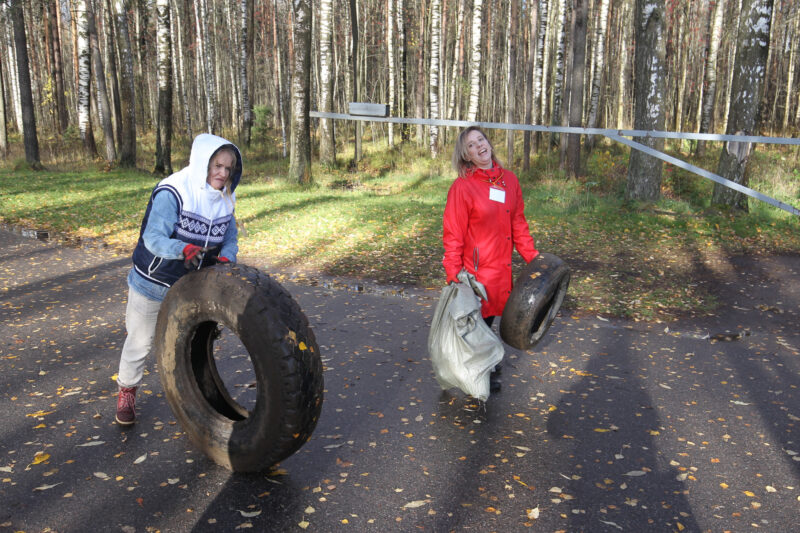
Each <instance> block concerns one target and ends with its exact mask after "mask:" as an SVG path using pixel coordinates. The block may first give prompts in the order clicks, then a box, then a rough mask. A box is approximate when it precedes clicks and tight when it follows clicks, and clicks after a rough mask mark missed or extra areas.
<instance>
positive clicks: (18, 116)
mask: <svg viewBox="0 0 800 533" xmlns="http://www.w3.org/2000/svg"><path fill="white" fill-rule="evenodd" d="M0 9H2V11H4V12H5V13H4V14H5V15H6V16H4V17H3V19H4V20H5V24H6V39H7V43H6V46H7V50H8V63H9V65H10V66H9V68H8V82H9V85H10V87H9V93H10V96H11V107H12V109H13V110H14V119H15V128H16V130H17V131H18V132H20V133H22V104H21V103H20V98H19V77H18V76H19V70H18V69H17V52H16V49H15V45H14V27H13V22H12V16H13V14H12V13H9V12H8V10H9V9H10V7H9V5H8V4H6V3H3V4H0Z"/></svg>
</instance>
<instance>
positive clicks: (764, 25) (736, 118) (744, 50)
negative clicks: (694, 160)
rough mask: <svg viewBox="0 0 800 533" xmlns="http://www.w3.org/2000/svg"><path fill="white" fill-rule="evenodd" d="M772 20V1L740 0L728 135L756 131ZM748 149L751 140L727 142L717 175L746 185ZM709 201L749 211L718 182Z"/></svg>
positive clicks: (741, 199) (740, 198) (734, 193)
mask: <svg viewBox="0 0 800 533" xmlns="http://www.w3.org/2000/svg"><path fill="white" fill-rule="evenodd" d="M771 19H772V0H742V12H741V15H740V17H739V29H738V32H737V37H736V41H737V49H736V60H735V63H734V65H733V82H732V88H731V103H730V112H729V116H728V127H727V131H726V133H727V134H728V135H755V134H757V133H758V102H759V100H760V97H761V90H762V86H763V84H764V76H765V71H766V63H767V54H768V50H769V31H770V21H771ZM751 152H752V144H750V143H740V142H726V143H725V145H724V147H723V149H722V153H720V156H719V162H718V164H717V174H719V175H720V176H722V177H723V178H727V179H729V180H731V181H733V182H734V183H738V184H740V185H744V186H747V184H748V181H749V180H748V176H747V172H746V171H747V162H748V161H749V159H750V154H751ZM711 203H712V204H713V205H721V206H728V207H731V208H733V209H738V210H742V211H747V210H748V205H747V196H745V195H744V194H742V193H740V192H738V191H735V190H733V189H730V188H728V187H725V186H724V185H721V184H719V183H715V184H714V192H713V194H712V197H711Z"/></svg>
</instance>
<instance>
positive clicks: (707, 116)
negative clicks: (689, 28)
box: [697, 0, 725, 156]
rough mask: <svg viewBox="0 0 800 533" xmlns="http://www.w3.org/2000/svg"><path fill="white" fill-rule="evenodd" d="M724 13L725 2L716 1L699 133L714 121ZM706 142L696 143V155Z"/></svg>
mask: <svg viewBox="0 0 800 533" xmlns="http://www.w3.org/2000/svg"><path fill="white" fill-rule="evenodd" d="M724 12H725V0H717V2H716V3H715V5H714V16H713V17H712V19H711V24H710V26H711V28H710V32H709V36H708V54H706V68H705V80H704V84H705V90H704V91H703V112H702V116H701V118H700V133H708V132H710V131H711V127H712V124H713V120H714V104H715V103H716V98H717V55H718V54H719V41H720V37H721V36H722V15H723V14H724ZM705 147H706V142H705V141H702V140H701V141H697V155H698V156H702V155H703V153H704V152H705Z"/></svg>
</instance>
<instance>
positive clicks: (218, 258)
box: [217, 255, 231, 263]
mask: <svg viewBox="0 0 800 533" xmlns="http://www.w3.org/2000/svg"><path fill="white" fill-rule="evenodd" d="M230 262H231V260H230V259H228V258H227V257H222V256H221V255H220V256H219V257H217V263H230Z"/></svg>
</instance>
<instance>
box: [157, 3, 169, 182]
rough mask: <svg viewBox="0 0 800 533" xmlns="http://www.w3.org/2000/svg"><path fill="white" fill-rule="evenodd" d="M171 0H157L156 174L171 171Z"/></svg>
mask: <svg viewBox="0 0 800 533" xmlns="http://www.w3.org/2000/svg"><path fill="white" fill-rule="evenodd" d="M170 11H171V10H170V6H169V0H157V1H156V16H157V19H158V20H157V32H156V38H157V47H158V114H157V116H156V164H155V168H154V169H153V172H154V173H157V174H167V175H169V174H172V35H171V31H170V26H171V20H170V19H171V13H170Z"/></svg>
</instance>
